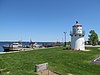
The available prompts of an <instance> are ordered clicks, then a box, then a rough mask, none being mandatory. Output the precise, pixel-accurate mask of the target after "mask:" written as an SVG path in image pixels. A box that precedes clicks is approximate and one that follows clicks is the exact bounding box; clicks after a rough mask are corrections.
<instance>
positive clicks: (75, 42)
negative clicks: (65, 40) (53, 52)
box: [71, 36, 85, 50]
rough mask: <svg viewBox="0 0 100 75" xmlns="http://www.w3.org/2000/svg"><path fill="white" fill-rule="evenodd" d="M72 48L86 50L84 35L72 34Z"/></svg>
mask: <svg viewBox="0 0 100 75" xmlns="http://www.w3.org/2000/svg"><path fill="white" fill-rule="evenodd" d="M71 49H72V50H85V45H84V37H83V36H72V37H71Z"/></svg>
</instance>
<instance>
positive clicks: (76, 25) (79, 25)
mask: <svg viewBox="0 0 100 75" xmlns="http://www.w3.org/2000/svg"><path fill="white" fill-rule="evenodd" d="M73 27H82V25H81V24H75V25H74V26H73Z"/></svg>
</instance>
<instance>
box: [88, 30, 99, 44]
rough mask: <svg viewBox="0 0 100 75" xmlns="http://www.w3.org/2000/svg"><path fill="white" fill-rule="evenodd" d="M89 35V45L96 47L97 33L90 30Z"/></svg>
mask: <svg viewBox="0 0 100 75" xmlns="http://www.w3.org/2000/svg"><path fill="white" fill-rule="evenodd" d="M89 33H90V35H88V37H89V38H88V41H89V44H91V45H97V44H98V41H99V39H98V35H97V33H96V32H95V31H94V30H91V31H90V32H89Z"/></svg>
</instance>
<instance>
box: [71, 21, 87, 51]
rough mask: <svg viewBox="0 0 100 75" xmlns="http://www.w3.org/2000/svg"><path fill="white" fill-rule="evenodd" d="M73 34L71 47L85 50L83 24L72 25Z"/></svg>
mask: <svg viewBox="0 0 100 75" xmlns="http://www.w3.org/2000/svg"><path fill="white" fill-rule="evenodd" d="M70 35H71V49H73V50H85V45H84V43H85V41H84V35H85V33H84V31H83V30H82V25H81V24H78V21H76V24H75V25H74V26H73V27H72V31H71V33H70Z"/></svg>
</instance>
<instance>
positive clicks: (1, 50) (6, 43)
mask: <svg viewBox="0 0 100 75" xmlns="http://www.w3.org/2000/svg"><path fill="white" fill-rule="evenodd" d="M12 43H14V42H0V52H3V51H4V49H3V47H2V46H8V45H9V44H12ZM29 43H30V42H22V46H23V47H25V46H28V45H29ZM37 44H42V45H48V44H54V42H37Z"/></svg>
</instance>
